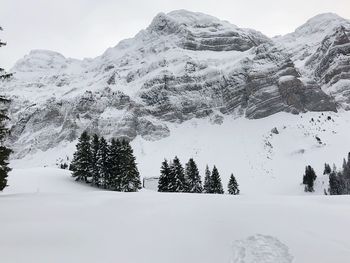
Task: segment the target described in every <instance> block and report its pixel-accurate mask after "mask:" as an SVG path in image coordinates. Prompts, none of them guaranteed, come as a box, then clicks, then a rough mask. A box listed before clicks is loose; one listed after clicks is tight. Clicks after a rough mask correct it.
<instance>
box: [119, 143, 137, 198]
mask: <svg viewBox="0 0 350 263" xmlns="http://www.w3.org/2000/svg"><path fill="white" fill-rule="evenodd" d="M121 153H122V157H121V175H122V176H121V182H120V190H121V191H122V192H137V191H138V190H139V189H141V180H140V174H139V171H138V169H137V165H136V158H135V156H134V152H133V150H132V148H131V145H130V143H129V142H128V141H126V140H123V141H122V143H121Z"/></svg>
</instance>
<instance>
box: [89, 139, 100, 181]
mask: <svg viewBox="0 0 350 263" xmlns="http://www.w3.org/2000/svg"><path fill="white" fill-rule="evenodd" d="M99 147H100V139H99V137H98V135H97V134H94V135H93V136H92V140H91V166H92V179H91V184H92V185H93V186H99V179H100V175H99V171H98V167H97V161H98V156H97V154H98V150H99Z"/></svg>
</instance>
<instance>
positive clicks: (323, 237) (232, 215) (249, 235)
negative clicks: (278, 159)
mask: <svg viewBox="0 0 350 263" xmlns="http://www.w3.org/2000/svg"><path fill="white" fill-rule="evenodd" d="M53 178H55V179H54V180H53ZM53 182H55V184H56V187H55V188H54V189H53V188H52V184H53ZM9 183H10V185H11V187H8V188H6V189H5V191H4V192H2V193H0V200H1V202H0V210H1V215H0V225H1V226H2V231H1V235H0V252H1V262H6V263H47V262H50V263H56V262H57V263H61V262H67V263H71V262H72V263H73V262H84V263H96V262H105V263H112V262H113V263H114V262H116V261H117V262H128V263H139V262H143V263H163V262H167V263H178V262H182V263H194V262H201V263H212V262H234V263H239V262H247V263H257V262H259V263H262V262H266V263H291V262H293V263H307V262H317V263H329V262H334V261H336V262H348V258H349V254H350V250H349V247H350V241H349V238H348V236H349V233H348V231H347V225H348V222H349V220H350V210H349V209H348V204H349V201H350V199H349V197H347V196H337V197H334V196H333V197H330V196H288V197H287V196H281V197H279V198H276V197H273V196H266V195H261V196H259V198H256V197H254V196H246V195H242V196H228V195H201V194H197V195H195V194H161V193H156V192H148V191H142V192H139V193H116V192H105V191H96V190H94V189H93V188H90V187H87V186H84V185H80V184H78V183H74V182H72V180H71V178H70V175H69V173H68V172H62V171H61V170H58V169H56V170H55V169H48V168H41V169H28V170H17V169H15V170H14V171H13V172H11V176H10V182H9ZM37 189H40V190H37ZM67 189H69V190H67Z"/></svg>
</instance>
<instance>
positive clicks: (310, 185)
mask: <svg viewBox="0 0 350 263" xmlns="http://www.w3.org/2000/svg"><path fill="white" fill-rule="evenodd" d="M316 177H317V176H316V173H315V171H314V169H313V168H312V167H311V166H310V165H308V166H306V168H305V174H304V177H303V184H304V185H305V192H314V182H315V180H316Z"/></svg>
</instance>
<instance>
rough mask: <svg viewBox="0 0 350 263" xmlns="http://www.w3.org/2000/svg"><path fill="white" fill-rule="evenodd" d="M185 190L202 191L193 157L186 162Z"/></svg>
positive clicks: (191, 191) (189, 191)
mask: <svg viewBox="0 0 350 263" xmlns="http://www.w3.org/2000/svg"><path fill="white" fill-rule="evenodd" d="M185 180H186V192H188V193H202V191H203V187H202V180H201V177H200V175H199V171H198V167H197V164H196V163H195V161H194V160H193V158H191V159H190V160H189V161H188V163H187V164H186V170H185Z"/></svg>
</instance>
